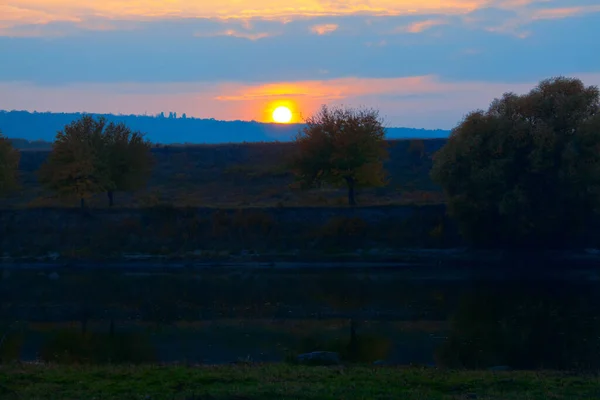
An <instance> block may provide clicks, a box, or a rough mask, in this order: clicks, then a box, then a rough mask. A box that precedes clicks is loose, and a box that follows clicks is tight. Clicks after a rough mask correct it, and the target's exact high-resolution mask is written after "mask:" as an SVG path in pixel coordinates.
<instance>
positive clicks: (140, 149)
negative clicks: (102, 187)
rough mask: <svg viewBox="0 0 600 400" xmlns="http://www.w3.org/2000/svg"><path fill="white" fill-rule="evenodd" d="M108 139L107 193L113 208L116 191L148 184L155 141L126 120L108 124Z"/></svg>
mask: <svg viewBox="0 0 600 400" xmlns="http://www.w3.org/2000/svg"><path fill="white" fill-rule="evenodd" d="M104 139H105V152H106V159H107V163H106V164H107V166H108V180H109V185H108V186H107V188H106V189H107V190H106V193H107V195H108V202H109V206H111V207H112V206H113V204H114V192H115V191H130V190H137V189H139V188H141V187H143V186H144V185H145V184H146V182H147V180H148V178H149V176H150V173H151V172H152V165H153V161H152V156H151V148H152V144H151V143H150V142H149V141H147V140H145V139H144V135H143V134H142V133H140V132H133V131H132V130H131V129H130V128H129V127H127V126H126V125H125V124H124V123H119V124H114V123H112V122H111V123H110V124H108V126H107V127H106V129H105V131H104Z"/></svg>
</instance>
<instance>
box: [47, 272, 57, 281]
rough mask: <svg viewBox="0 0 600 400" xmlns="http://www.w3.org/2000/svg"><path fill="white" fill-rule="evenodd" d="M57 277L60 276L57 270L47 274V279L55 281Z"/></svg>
mask: <svg viewBox="0 0 600 400" xmlns="http://www.w3.org/2000/svg"><path fill="white" fill-rule="evenodd" d="M58 278H60V275H58V272H52V273H51V274H48V279H50V280H53V281H56V280H58Z"/></svg>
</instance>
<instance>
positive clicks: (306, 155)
mask: <svg viewBox="0 0 600 400" xmlns="http://www.w3.org/2000/svg"><path fill="white" fill-rule="evenodd" d="M384 138H385V129H384V127H383V124H382V121H381V119H380V118H379V113H378V112H377V111H376V110H372V109H354V108H342V107H339V108H328V107H327V106H323V107H322V108H321V110H320V111H319V112H317V113H316V114H315V115H313V116H311V117H310V118H308V119H307V120H306V126H305V128H304V129H303V130H302V131H300V132H299V133H298V135H297V136H296V138H295V142H296V145H297V150H298V153H297V156H296V158H295V159H294V163H293V171H294V173H295V175H296V178H297V180H298V181H299V182H300V183H301V184H302V186H303V187H312V186H315V185H320V184H322V183H328V184H331V185H336V186H337V185H346V186H347V188H348V202H349V204H350V205H355V204H356V200H355V188H357V187H369V186H381V185H384V184H385V171H384V169H383V161H384V159H385V158H386V157H387V150H386V143H385V140H384Z"/></svg>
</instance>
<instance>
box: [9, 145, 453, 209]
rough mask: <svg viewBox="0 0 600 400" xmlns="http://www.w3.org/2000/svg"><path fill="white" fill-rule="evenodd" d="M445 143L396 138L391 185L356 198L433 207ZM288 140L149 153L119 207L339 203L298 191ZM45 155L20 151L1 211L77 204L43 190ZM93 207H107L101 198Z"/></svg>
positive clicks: (332, 196)
mask: <svg viewBox="0 0 600 400" xmlns="http://www.w3.org/2000/svg"><path fill="white" fill-rule="evenodd" d="M444 143H445V139H428V140H392V141H390V148H389V153H390V158H389V160H388V161H387V162H386V169H387V171H388V175H389V176H388V179H389V184H388V186H386V187H384V188H377V189H365V190H360V191H359V192H358V193H357V201H358V203H359V205H386V204H414V203H417V204H431V203H439V202H441V201H442V195H441V192H440V190H439V188H437V187H436V186H435V185H434V184H433V182H431V180H430V179H429V170H430V168H431V156H432V154H433V153H434V152H435V151H437V150H438V149H439V148H441V147H442V146H443V144H444ZM292 151H293V146H292V144H291V143H282V142H265V143H237V144H221V145H188V146H159V147H155V148H153V149H152V152H153V155H154V158H155V160H156V165H155V167H154V171H153V174H152V177H151V179H150V181H149V183H148V186H147V188H145V189H144V190H140V191H137V192H135V193H117V194H116V197H115V203H116V207H149V206H156V205H161V204H169V205H174V206H181V207H185V206H191V207H207V206H208V207H291V206H339V205H345V204H346V192H345V190H344V189H343V188H342V189H337V188H323V189H315V190H311V191H307V192H304V191H300V190H297V189H294V188H293V187H291V184H292V183H293V181H294V178H293V176H292V174H291V173H290V171H289V169H288V168H287V162H288V159H289V156H290V155H291V152H292ZM48 154H49V151H48V150H30V151H23V152H22V155H21V161H20V175H21V183H22V188H21V190H20V191H19V192H17V193H14V194H12V195H11V196H10V197H8V198H5V199H0V207H40V206H68V207H77V206H78V202H77V200H76V199H68V200H59V199H56V198H55V197H54V196H53V194H52V193H49V192H46V191H45V190H43V188H42V187H41V186H40V185H39V183H38V180H37V175H36V172H37V170H38V169H39V167H40V166H41V164H42V163H43V162H44V161H45V160H46V158H47V157H48ZM89 204H90V206H92V207H106V206H107V200H106V197H105V196H103V195H98V196H96V197H95V198H93V199H91V200H90V201H89Z"/></svg>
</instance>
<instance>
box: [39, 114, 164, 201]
mask: <svg viewBox="0 0 600 400" xmlns="http://www.w3.org/2000/svg"><path fill="white" fill-rule="evenodd" d="M150 148H151V144H150V143H149V142H147V141H145V140H144V137H143V135H142V134H141V133H140V132H132V131H131V129H129V128H128V127H127V126H126V125H125V124H123V123H119V124H115V123H113V122H111V123H107V122H106V120H105V119H104V118H102V117H101V118H99V119H98V120H95V119H94V118H93V117H92V116H89V115H85V116H83V117H82V118H81V119H79V120H77V121H74V122H73V123H71V124H69V125H67V126H66V127H65V129H64V130H63V131H60V132H59V133H58V134H57V136H56V140H55V142H54V144H53V147H52V153H51V155H50V157H49V158H48V161H47V162H46V163H45V164H44V165H42V168H41V169H40V180H41V181H42V183H43V184H44V185H45V186H46V187H48V188H49V189H52V190H54V191H56V192H58V193H59V194H66V195H72V194H75V195H77V196H78V197H79V198H80V199H81V206H82V207H84V205H85V199H86V198H88V197H90V196H91V195H93V194H96V193H107V195H108V199H109V205H110V206H112V205H113V204H114V192H115V191H119V190H135V189H137V188H139V187H141V186H143V185H144V184H145V182H146V180H147V178H148V176H149V174H150V171H151V165H152V160H151V155H150Z"/></svg>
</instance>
